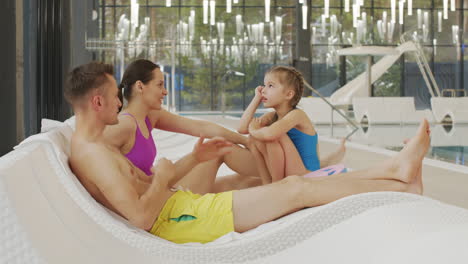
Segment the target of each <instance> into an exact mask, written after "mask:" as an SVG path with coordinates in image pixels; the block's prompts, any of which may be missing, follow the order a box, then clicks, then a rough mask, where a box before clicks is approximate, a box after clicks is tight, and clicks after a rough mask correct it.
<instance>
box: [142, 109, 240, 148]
mask: <svg viewBox="0 0 468 264" xmlns="http://www.w3.org/2000/svg"><path fill="white" fill-rule="evenodd" d="M150 118H152V120H153V122H152V124H154V127H155V128H158V129H162V130H167V131H172V132H176V133H183V134H187V135H192V136H195V137H199V136H203V137H206V138H213V137H223V138H225V139H226V140H228V141H230V142H232V143H234V144H242V145H244V146H246V145H247V137H245V136H243V135H241V134H239V133H236V132H234V131H231V130H229V129H227V128H224V127H222V126H220V125H218V124H215V123H213V122H209V121H205V120H195V119H190V118H186V117H183V116H180V115H176V114H172V113H170V112H168V111H166V110H158V111H157V112H152V113H151V115H150Z"/></svg>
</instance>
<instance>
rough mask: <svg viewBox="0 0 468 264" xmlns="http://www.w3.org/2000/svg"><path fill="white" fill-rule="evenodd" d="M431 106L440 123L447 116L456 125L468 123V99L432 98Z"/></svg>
mask: <svg viewBox="0 0 468 264" xmlns="http://www.w3.org/2000/svg"><path fill="white" fill-rule="evenodd" d="M431 106H432V112H433V113H434V117H435V120H436V121H437V122H438V123H441V122H442V121H444V119H445V117H447V116H448V117H450V119H451V120H452V122H453V123H454V124H462V123H463V124H464V123H468V97H455V98H453V97H432V98H431Z"/></svg>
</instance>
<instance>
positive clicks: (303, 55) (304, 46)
mask: <svg viewBox="0 0 468 264" xmlns="http://www.w3.org/2000/svg"><path fill="white" fill-rule="evenodd" d="M305 2H307V5H308V7H309V8H308V12H307V29H302V4H299V3H297V4H296V25H297V26H296V46H295V49H294V59H293V65H294V67H295V68H296V69H297V70H299V71H300V72H301V73H302V75H303V76H304V80H305V81H307V82H308V83H312V65H311V52H310V12H312V9H311V8H310V7H311V6H312V5H311V4H312V3H311V0H306V1H305ZM310 94H311V92H310V90H308V89H305V90H304V95H310Z"/></svg>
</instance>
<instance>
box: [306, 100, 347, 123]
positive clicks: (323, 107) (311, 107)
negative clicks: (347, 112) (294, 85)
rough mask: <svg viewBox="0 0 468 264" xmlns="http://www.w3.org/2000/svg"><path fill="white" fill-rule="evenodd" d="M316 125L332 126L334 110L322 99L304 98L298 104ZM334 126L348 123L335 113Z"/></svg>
mask: <svg viewBox="0 0 468 264" xmlns="http://www.w3.org/2000/svg"><path fill="white" fill-rule="evenodd" d="M298 106H299V108H301V109H302V110H304V112H305V113H306V114H307V116H308V117H309V118H310V120H311V121H312V122H313V123H314V124H330V123H331V122H332V108H331V107H330V106H329V105H328V104H327V103H325V102H324V101H323V100H322V99H321V98H320V97H302V98H301V100H300V101H299V104H298ZM333 123H334V124H346V123H347V121H346V119H344V118H343V117H342V116H341V115H340V114H338V113H337V112H333Z"/></svg>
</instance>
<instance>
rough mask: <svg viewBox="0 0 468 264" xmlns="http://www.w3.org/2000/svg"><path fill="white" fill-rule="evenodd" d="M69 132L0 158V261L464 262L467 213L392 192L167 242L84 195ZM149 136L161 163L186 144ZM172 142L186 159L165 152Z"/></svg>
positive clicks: (61, 130) (56, 132)
mask: <svg viewBox="0 0 468 264" xmlns="http://www.w3.org/2000/svg"><path fill="white" fill-rule="evenodd" d="M71 133H72V130H71V128H70V127H69V126H68V125H66V124H62V125H60V126H59V127H57V128H54V129H52V130H51V131H49V132H46V133H42V134H39V135H35V136H32V137H30V138H28V139H27V140H25V141H24V142H23V143H22V144H20V145H19V146H18V147H17V148H16V149H15V150H14V151H12V152H10V153H9V154H7V155H5V156H3V157H1V158H0V215H1V217H0V234H1V235H0V263H139V264H143V263H152V264H154V263H183V264H188V263H359V264H362V263H467V262H468V251H467V250H466V249H467V248H468V210H465V209H462V208H459V207H455V206H451V205H448V204H444V203H441V202H439V201H436V200H433V199H430V198H426V197H423V196H418V195H412V194H405V193H394V192H376V193H366V194H360V195H354V196H349V197H346V198H343V199H340V200H338V201H335V202H333V203H331V204H328V205H324V206H320V207H316V208H309V209H305V210H301V211H299V212H297V213H294V214H292V215H289V216H286V217H283V218H280V219H278V220H276V221H273V222H270V223H267V224H264V225H262V226H260V227H258V228H256V229H254V230H251V231H248V232H246V233H243V234H238V233H230V234H227V235H225V236H223V237H221V238H219V239H218V240H216V241H214V242H211V243H208V244H204V245H201V244H195V243H194V244H184V245H178V244H174V243H171V242H168V241H165V240H163V239H161V238H158V237H155V236H153V235H151V234H149V233H147V232H145V231H143V230H140V229H138V228H135V227H132V226H131V225H130V224H129V223H128V222H127V221H126V220H124V219H122V218H121V217H119V216H117V215H116V214H114V213H112V212H110V211H109V210H107V209H106V208H104V207H103V206H101V205H100V204H99V203H97V202H96V201H95V200H94V199H93V198H92V197H91V196H90V195H89V194H88V193H87V191H86V190H85V189H84V187H83V186H82V185H81V184H80V182H79V181H78V180H77V179H76V177H75V176H74V175H73V173H72V172H71V170H70V168H69V167H68V163H67V154H68V153H69V139H70V135H71ZM156 135H157V136H158V137H160V139H159V140H160V141H158V152H159V153H163V152H167V151H169V153H168V155H166V156H168V157H170V156H173V157H176V156H179V155H180V154H184V153H187V152H188V151H190V150H191V148H192V147H193V145H192V144H193V141H191V140H193V139H190V138H189V137H186V136H180V135H173V134H171V133H168V132H161V133H160V132H159V131H157V132H156ZM162 138H165V140H162ZM184 142H185V143H184ZM174 145H177V151H182V148H179V146H185V149H184V151H185V152H184V153H171V149H172V151H175V150H174V149H175V148H174Z"/></svg>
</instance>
